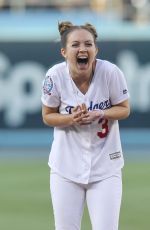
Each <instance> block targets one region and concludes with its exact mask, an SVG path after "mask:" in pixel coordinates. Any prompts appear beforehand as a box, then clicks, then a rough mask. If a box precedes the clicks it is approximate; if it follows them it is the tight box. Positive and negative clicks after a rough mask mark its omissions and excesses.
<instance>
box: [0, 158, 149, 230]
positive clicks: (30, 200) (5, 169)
mask: <svg viewBox="0 0 150 230" xmlns="http://www.w3.org/2000/svg"><path fill="white" fill-rule="evenodd" d="M123 186H124V189H123V200H122V208H121V216H120V228H119V230H147V229H149V224H150V218H149V213H150V205H149V202H150V162H143V163H142V162H135V163H134V162H133V161H132V162H127V163H126V166H125V168H124V170H123ZM0 229H2V230H48V229H49V230H54V220H53V214H52V205H51V201H50V196H49V168H48V166H47V159H44V158H43V159H42V158H37V159H36V158H31V159H30V158H26V159H21V158H20V159H18V160H17V158H14V159H12V158H11V159H9V160H8V159H1V161H0ZM82 230H91V225H90V221H89V217H88V213H87V209H85V212H84V216H83V221H82Z"/></svg>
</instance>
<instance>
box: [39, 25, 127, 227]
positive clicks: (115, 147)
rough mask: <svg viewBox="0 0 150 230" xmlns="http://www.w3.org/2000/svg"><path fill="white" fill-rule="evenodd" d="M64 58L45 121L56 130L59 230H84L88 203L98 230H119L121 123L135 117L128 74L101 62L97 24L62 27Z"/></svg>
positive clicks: (54, 75) (53, 185)
mask: <svg viewBox="0 0 150 230" xmlns="http://www.w3.org/2000/svg"><path fill="white" fill-rule="evenodd" d="M58 27H59V32H60V36H61V44H62V48H61V54H62V56H63V57H64V58H65V62H62V63H59V64H56V65H54V66H53V67H52V68H50V69H49V70H48V72H47V74H46V77H45V79H44V82H43V93H42V104H43V107H42V116H43V121H44V123H45V124H46V125H48V126H52V127H54V140H53V143H52V148H51V152H50V157H49V166H50V168H51V174H50V189H51V197H52V203H53V210H54V218H55V229H56V230H79V229H80V223H81V219H82V214H83V209H84V203H85V201H86V202H87V207H88V211H89V216H90V220H91V224H92V229H93V230H117V229H118V222H119V212H120V205H121V196H122V179H121V169H122V167H123V164H124V160H123V154H122V148H121V142H120V134H119V126H118V120H120V119H125V118H127V117H128V116H129V113H130V108H129V101H128V98H129V94H128V90H127V85H126V81H125V78H124V76H123V73H122V72H121V71H120V69H119V68H118V67H117V66H116V65H114V64H112V63H110V62H108V61H105V60H101V59H97V58H96V55H97V52H98V48H97V45H96V39H97V32H96V30H95V28H94V27H93V26H92V25H91V24H85V25H82V26H76V25H73V24H72V23H71V22H62V23H60V24H59V26H58Z"/></svg>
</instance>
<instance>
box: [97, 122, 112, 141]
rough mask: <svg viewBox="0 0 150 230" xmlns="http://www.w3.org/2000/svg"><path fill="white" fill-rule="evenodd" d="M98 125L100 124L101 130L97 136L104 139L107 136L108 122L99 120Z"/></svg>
mask: <svg viewBox="0 0 150 230" xmlns="http://www.w3.org/2000/svg"><path fill="white" fill-rule="evenodd" d="M98 123H99V124H101V126H102V128H101V130H102V131H100V132H97V136H98V137H99V138H104V137H106V136H107V134H108V132H109V129H108V120H107V119H100V120H99V122H98Z"/></svg>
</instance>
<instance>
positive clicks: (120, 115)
mask: <svg viewBox="0 0 150 230" xmlns="http://www.w3.org/2000/svg"><path fill="white" fill-rule="evenodd" d="M129 115H130V105H129V100H125V101H123V102H121V103H119V104H117V105H113V106H112V107H111V108H109V109H105V110H104V118H106V119H108V120H121V119H125V118H127V117H128V116H129Z"/></svg>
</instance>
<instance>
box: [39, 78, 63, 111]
mask: <svg viewBox="0 0 150 230" xmlns="http://www.w3.org/2000/svg"><path fill="white" fill-rule="evenodd" d="M41 101H42V103H43V104H44V105H46V106H48V107H59V105H60V96H59V93H58V90H57V85H56V79H55V77H54V76H52V75H50V74H49V75H46V76H45V78H44V80H43V83H42V96H41Z"/></svg>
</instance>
